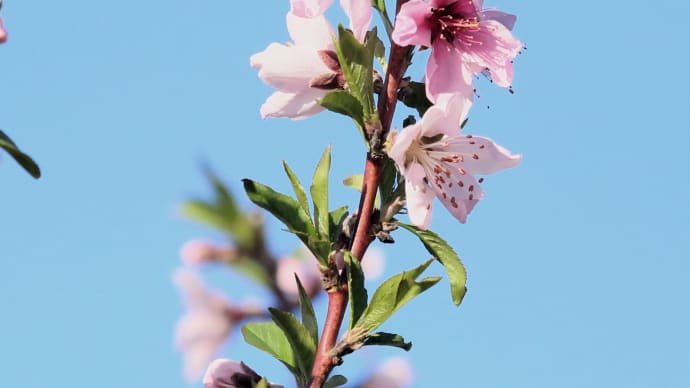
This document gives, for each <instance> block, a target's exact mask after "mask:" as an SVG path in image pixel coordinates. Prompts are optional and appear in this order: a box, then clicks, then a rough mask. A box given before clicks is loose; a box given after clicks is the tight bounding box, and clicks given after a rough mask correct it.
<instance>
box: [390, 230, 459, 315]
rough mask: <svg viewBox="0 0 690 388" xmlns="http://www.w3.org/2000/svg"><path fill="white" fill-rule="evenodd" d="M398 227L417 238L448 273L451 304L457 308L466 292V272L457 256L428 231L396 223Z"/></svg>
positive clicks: (438, 237) (443, 241)
mask: <svg viewBox="0 0 690 388" xmlns="http://www.w3.org/2000/svg"><path fill="white" fill-rule="evenodd" d="M398 225H399V226H400V227H402V228H404V229H407V230H408V231H410V232H411V233H412V234H414V235H415V236H417V238H419V239H420V240H421V241H422V244H424V247H425V248H426V250H427V251H429V253H431V254H432V255H433V256H434V258H435V259H436V260H438V261H439V262H440V263H441V264H442V265H443V268H445V270H446V273H448V281H449V282H450V293H451V296H452V297H453V303H455V305H457V306H459V305H460V303H462V299H463V298H464V297H465V293H466V292H467V287H466V284H467V272H466V271H465V266H463V265H462V262H461V261H460V257H459V256H458V254H457V253H455V251H454V250H453V248H452V247H451V246H450V245H448V243H447V242H446V241H445V240H443V239H442V238H441V237H440V236H439V235H437V234H436V233H434V232H432V231H430V230H421V229H419V228H417V227H416V226H414V225H409V224H405V223H403V222H398Z"/></svg>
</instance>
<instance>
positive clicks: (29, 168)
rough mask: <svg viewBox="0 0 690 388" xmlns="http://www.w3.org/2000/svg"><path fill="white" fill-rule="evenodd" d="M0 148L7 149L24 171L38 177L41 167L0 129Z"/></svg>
mask: <svg viewBox="0 0 690 388" xmlns="http://www.w3.org/2000/svg"><path fill="white" fill-rule="evenodd" d="M0 148H2V149H4V150H5V151H7V153H8V154H10V156H11V157H12V159H14V160H15V161H16V162H17V163H19V165H20V166H22V168H23V169H24V170H26V172H28V173H29V174H30V175H31V176H32V177H34V178H36V179H38V178H40V177H41V169H40V168H39V167H38V164H36V162H34V160H33V159H31V157H30V156H29V155H27V154H25V153H24V152H22V151H21V150H20V149H19V147H17V145H16V144H15V143H14V142H13V141H12V139H10V137H9V136H7V134H5V132H3V131H1V130H0Z"/></svg>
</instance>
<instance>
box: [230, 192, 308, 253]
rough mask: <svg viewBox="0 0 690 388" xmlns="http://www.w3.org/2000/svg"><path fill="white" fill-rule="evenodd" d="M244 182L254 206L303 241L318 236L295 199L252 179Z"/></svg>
mask: <svg viewBox="0 0 690 388" xmlns="http://www.w3.org/2000/svg"><path fill="white" fill-rule="evenodd" d="M242 182H243V183H244V190H245V191H246V192H247V195H248V196H249V199H250V200H251V201H252V202H254V204H256V205H257V206H259V207H261V208H263V209H265V210H267V211H268V212H270V213H271V214H273V215H274V216H275V217H276V218H277V219H279V220H280V221H281V222H282V223H283V224H285V226H287V227H288V230H289V231H290V232H292V233H295V234H296V235H297V237H299V238H300V239H301V240H302V241H304V242H306V241H307V238H308V236H315V235H316V231H315V230H314V225H312V223H311V219H310V218H309V216H308V215H307V213H306V212H305V211H304V210H302V208H301V207H300V205H299V203H298V202H297V201H296V200H295V199H293V198H291V197H288V196H287V195H285V194H282V193H279V192H277V191H275V190H273V189H272V188H270V187H268V186H266V185H263V184H261V183H258V182H254V181H252V180H251V179H243V180H242Z"/></svg>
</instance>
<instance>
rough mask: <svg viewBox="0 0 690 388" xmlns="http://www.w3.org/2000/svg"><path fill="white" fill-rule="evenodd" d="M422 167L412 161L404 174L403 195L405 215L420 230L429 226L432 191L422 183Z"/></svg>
mask: <svg viewBox="0 0 690 388" xmlns="http://www.w3.org/2000/svg"><path fill="white" fill-rule="evenodd" d="M425 176H426V175H425V172H424V168H422V166H421V165H419V164H417V163H412V164H411V165H410V166H409V167H408V169H407V172H406V174H405V197H406V204H407V215H408V217H410V222H412V223H413V224H414V225H416V226H417V227H418V228H420V229H422V230H426V229H427V228H429V224H430V223H431V205H432V201H433V200H434V196H435V194H434V192H433V191H432V190H431V189H430V188H429V187H428V186H427V185H426V183H424V178H425Z"/></svg>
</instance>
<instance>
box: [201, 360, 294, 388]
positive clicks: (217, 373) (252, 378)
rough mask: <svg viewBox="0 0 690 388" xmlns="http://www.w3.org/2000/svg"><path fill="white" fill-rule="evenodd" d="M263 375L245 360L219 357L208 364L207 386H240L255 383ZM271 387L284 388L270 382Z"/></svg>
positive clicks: (205, 376)
mask: <svg viewBox="0 0 690 388" xmlns="http://www.w3.org/2000/svg"><path fill="white" fill-rule="evenodd" d="M260 380H261V376H259V374H257V373H256V372H255V371H254V370H253V369H252V368H250V367H248V366H247V364H245V363H243V362H237V361H233V360H228V359H226V358H219V359H217V360H214V361H213V362H212V363H211V365H209V366H208V369H207V370H206V374H205V375H204V387H205V388H240V387H246V386H250V385H254V384H256V383H258V382H259V381H260ZM268 386H269V387H270V388H282V386H280V385H275V384H268Z"/></svg>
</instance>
